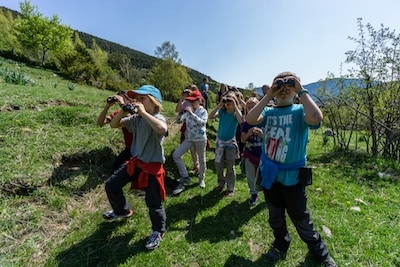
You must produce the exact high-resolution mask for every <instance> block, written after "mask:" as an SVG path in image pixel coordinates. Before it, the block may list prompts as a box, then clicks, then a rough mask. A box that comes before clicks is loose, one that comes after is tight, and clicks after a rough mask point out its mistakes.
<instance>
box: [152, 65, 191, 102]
mask: <svg viewBox="0 0 400 267" xmlns="http://www.w3.org/2000/svg"><path fill="white" fill-rule="evenodd" d="M147 82H148V83H149V84H153V85H155V86H156V87H157V88H158V89H160V91H161V92H162V95H163V97H164V98H165V99H166V100H170V101H176V100H178V99H179V96H180V94H181V92H182V90H183V89H184V88H185V86H186V85H188V84H189V83H191V82H192V79H191V78H190V76H189V75H188V73H187V70H186V68H185V67H183V66H182V65H179V64H177V63H176V62H175V61H173V60H172V59H170V58H167V59H166V60H162V61H158V62H156V63H155V64H154V67H153V68H152V69H151V71H150V72H149V74H148V76H147Z"/></svg>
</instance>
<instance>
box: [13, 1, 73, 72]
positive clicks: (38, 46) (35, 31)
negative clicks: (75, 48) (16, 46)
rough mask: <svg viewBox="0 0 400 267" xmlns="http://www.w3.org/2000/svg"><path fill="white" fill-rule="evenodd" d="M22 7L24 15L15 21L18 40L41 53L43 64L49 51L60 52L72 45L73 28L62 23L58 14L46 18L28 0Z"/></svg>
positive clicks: (41, 62)
mask: <svg viewBox="0 0 400 267" xmlns="http://www.w3.org/2000/svg"><path fill="white" fill-rule="evenodd" d="M20 9H21V13H22V15H23V17H22V18H18V19H16V21H15V29H16V33H17V37H18V40H19V41H20V42H21V44H22V45H23V46H25V47H26V48H28V49H32V50H33V51H35V52H38V53H39V55H40V64H41V65H42V66H43V65H44V64H45V61H46V57H47V53H48V52H49V51H54V52H56V53H59V52H63V51H66V50H67V49H68V48H69V47H70V45H71V40H70V38H71V36H72V30H71V29H70V28H69V27H66V26H63V25H61V24H60V20H59V18H58V16H57V15H53V17H52V18H50V19H48V18H44V17H43V15H42V14H41V13H40V12H39V11H38V10H37V7H36V6H32V5H31V4H30V1H28V0H25V2H23V3H20Z"/></svg>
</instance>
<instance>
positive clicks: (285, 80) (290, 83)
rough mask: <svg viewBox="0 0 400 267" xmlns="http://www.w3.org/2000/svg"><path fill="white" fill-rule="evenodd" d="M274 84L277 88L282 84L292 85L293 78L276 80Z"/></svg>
mask: <svg viewBox="0 0 400 267" xmlns="http://www.w3.org/2000/svg"><path fill="white" fill-rule="evenodd" d="M276 85H277V86H278V88H281V87H282V86H284V85H287V86H289V87H294V80H293V79H283V80H277V81H276Z"/></svg>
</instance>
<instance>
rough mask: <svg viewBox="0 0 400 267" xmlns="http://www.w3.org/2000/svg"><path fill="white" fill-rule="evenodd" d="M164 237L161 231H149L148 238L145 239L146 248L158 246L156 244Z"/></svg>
mask: <svg viewBox="0 0 400 267" xmlns="http://www.w3.org/2000/svg"><path fill="white" fill-rule="evenodd" d="M163 237H164V234H163V233H160V232H157V231H154V232H153V233H151V235H150V237H149V240H147V242H146V248H147V249H155V248H157V247H158V245H160V242H161V241H162V239H163Z"/></svg>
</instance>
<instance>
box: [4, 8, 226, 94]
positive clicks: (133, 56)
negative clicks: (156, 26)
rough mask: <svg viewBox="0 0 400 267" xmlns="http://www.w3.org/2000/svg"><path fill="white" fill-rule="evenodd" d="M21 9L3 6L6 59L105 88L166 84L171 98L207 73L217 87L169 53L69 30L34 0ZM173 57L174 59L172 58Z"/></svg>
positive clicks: (212, 87)
mask: <svg viewBox="0 0 400 267" xmlns="http://www.w3.org/2000/svg"><path fill="white" fill-rule="evenodd" d="M20 7H21V11H20V12H18V11H15V10H10V9H8V8H6V7H0V26H1V33H2V39H1V40H0V55H1V56H3V57H5V58H10V59H13V60H16V61H19V62H23V63H26V64H30V65H38V66H42V67H45V68H49V69H52V70H54V71H58V72H59V73H60V74H61V75H63V76H65V77H66V78H68V79H71V80H73V81H75V82H77V83H81V84H88V85H93V86H96V87H98V88H100V89H109V90H116V91H117V90H121V89H126V88H135V87H137V86H140V85H141V84H144V83H149V84H154V85H157V84H162V85H163V86H165V87H166V88H160V90H162V91H163V90H165V91H168V92H169V94H167V95H170V96H171V100H175V98H178V97H179V93H180V91H181V90H182V89H183V88H184V87H186V85H187V84H189V83H194V84H196V85H199V84H200V83H201V82H202V80H203V78H204V77H207V78H208V80H209V81H210V85H211V90H217V89H218V84H217V82H216V81H214V80H213V79H212V78H211V77H210V76H208V75H205V74H203V73H200V72H198V71H196V70H193V69H191V68H189V67H186V66H183V65H181V64H180V62H179V61H178V60H175V59H172V58H168V56H167V57H164V56H163V54H162V53H161V55H162V56H161V57H155V56H150V55H147V54H145V53H142V52H140V51H137V50H134V49H132V48H129V47H126V46H123V45H120V44H117V43H114V42H110V41H108V40H104V39H102V38H99V37H96V36H93V35H91V34H88V33H84V32H81V31H79V30H75V29H70V28H69V27H67V26H65V25H62V24H61V23H60V19H59V18H58V16H57V15H53V16H52V17H51V18H47V17H44V16H43V15H42V14H41V13H40V12H39V8H38V7H36V6H31V5H30V2H29V1H25V2H24V3H21V4H20ZM166 43H167V44H168V45H169V47H167V48H168V49H170V48H171V47H172V48H174V49H175V47H174V45H173V44H171V43H170V42H169V41H166V42H164V43H163V44H162V46H161V47H163V48H164V44H166ZM158 48H159V47H157V49H158ZM155 49H156V48H155ZM176 53H177V51H176ZM170 59H171V60H172V62H168V61H169V60H170ZM171 64H172V65H171ZM160 69H161V70H163V71H164V73H165V74H167V75H168V76H167V77H169V84H167V85H165V81H163V82H162V83H161V82H159V81H158V80H160V79H165V77H157V75H154V73H155V72H157V71H158V70H160ZM149 74H152V75H149ZM150 77H151V78H150ZM171 91H172V93H171Z"/></svg>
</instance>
